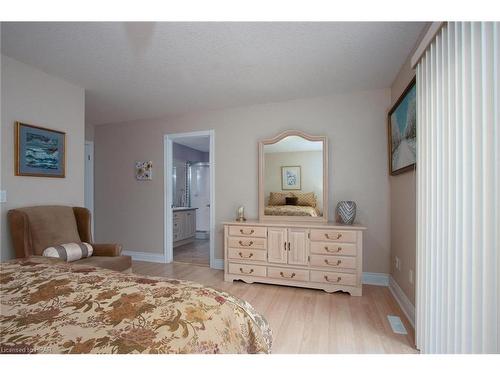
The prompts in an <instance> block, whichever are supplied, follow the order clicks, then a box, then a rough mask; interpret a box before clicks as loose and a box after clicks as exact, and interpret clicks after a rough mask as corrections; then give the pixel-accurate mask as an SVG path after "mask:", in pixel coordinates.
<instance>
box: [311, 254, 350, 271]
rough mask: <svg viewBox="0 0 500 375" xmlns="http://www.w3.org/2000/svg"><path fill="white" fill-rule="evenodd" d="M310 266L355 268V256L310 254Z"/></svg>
mask: <svg viewBox="0 0 500 375" xmlns="http://www.w3.org/2000/svg"><path fill="white" fill-rule="evenodd" d="M311 266H315V267H332V268H352V269H355V268H356V258H353V257H337V256H331V255H311Z"/></svg>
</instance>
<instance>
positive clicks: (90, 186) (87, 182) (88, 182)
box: [83, 141, 95, 236]
mask: <svg viewBox="0 0 500 375" xmlns="http://www.w3.org/2000/svg"><path fill="white" fill-rule="evenodd" d="M87 146H89V149H90V160H89V159H88V158H87V156H88V155H87ZM84 159H85V163H84V172H83V173H84V182H83V184H84V187H83V189H84V191H83V194H84V195H83V197H84V198H83V205H84V206H86V202H85V197H86V195H87V191H88V192H89V200H88V203H89V206H90V207H86V208H87V209H88V210H89V211H90V214H91V218H92V220H91V229H92V236H95V232H94V222H95V217H94V142H93V141H85V147H84ZM87 164H88V165H89V167H90V175H89V176H87V173H86V170H87ZM87 177H88V178H87Z"/></svg>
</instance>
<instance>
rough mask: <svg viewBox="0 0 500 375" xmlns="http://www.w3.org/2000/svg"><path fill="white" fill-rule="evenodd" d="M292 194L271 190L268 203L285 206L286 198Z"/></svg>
mask: <svg viewBox="0 0 500 375" xmlns="http://www.w3.org/2000/svg"><path fill="white" fill-rule="evenodd" d="M290 196H291V195H290V193H280V192H271V193H269V201H268V203H267V204H268V205H269V206H284V205H285V204H286V201H285V198H286V197H290Z"/></svg>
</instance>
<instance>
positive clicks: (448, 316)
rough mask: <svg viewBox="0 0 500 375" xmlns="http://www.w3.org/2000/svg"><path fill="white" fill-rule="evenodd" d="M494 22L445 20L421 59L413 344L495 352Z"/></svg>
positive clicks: (498, 222)
mask: <svg viewBox="0 0 500 375" xmlns="http://www.w3.org/2000/svg"><path fill="white" fill-rule="evenodd" d="M499 27H500V24H498V23H476V22H473V23H465V22H457V23H452V22H450V23H446V24H444V26H443V27H442V28H441V29H440V31H439V32H438V33H437V34H436V36H435V38H434V39H433V40H432V42H431V43H430V45H429V46H428V47H427V49H426V51H425V53H424V54H423V56H422V58H421V59H420V61H419V63H418V65H417V215H418V216H417V226H418V228H417V301H416V305H417V311H416V339H417V347H418V348H419V349H420V350H421V352H423V353H498V352H499V350H500V347H499V329H500V327H499V321H500V319H499V313H500V308H499V302H500V301H499V293H500V286H499V280H500V279H499V272H500V265H499V264H500V263H499V261H500V259H499V254H498V253H499V247H500V235H499V233H500V218H499V203H500V202H499V195H500V193H499V189H500V182H499V174H500V152H499V146H500V129H499V115H500V114H499V109H500V96H499V76H498V75H499V70H500V32H499Z"/></svg>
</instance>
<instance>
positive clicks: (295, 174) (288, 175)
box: [281, 166, 301, 190]
mask: <svg viewBox="0 0 500 375" xmlns="http://www.w3.org/2000/svg"><path fill="white" fill-rule="evenodd" d="M300 178H301V176H300V166H290V167H281V189H282V190H300V189H301V181H300Z"/></svg>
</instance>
